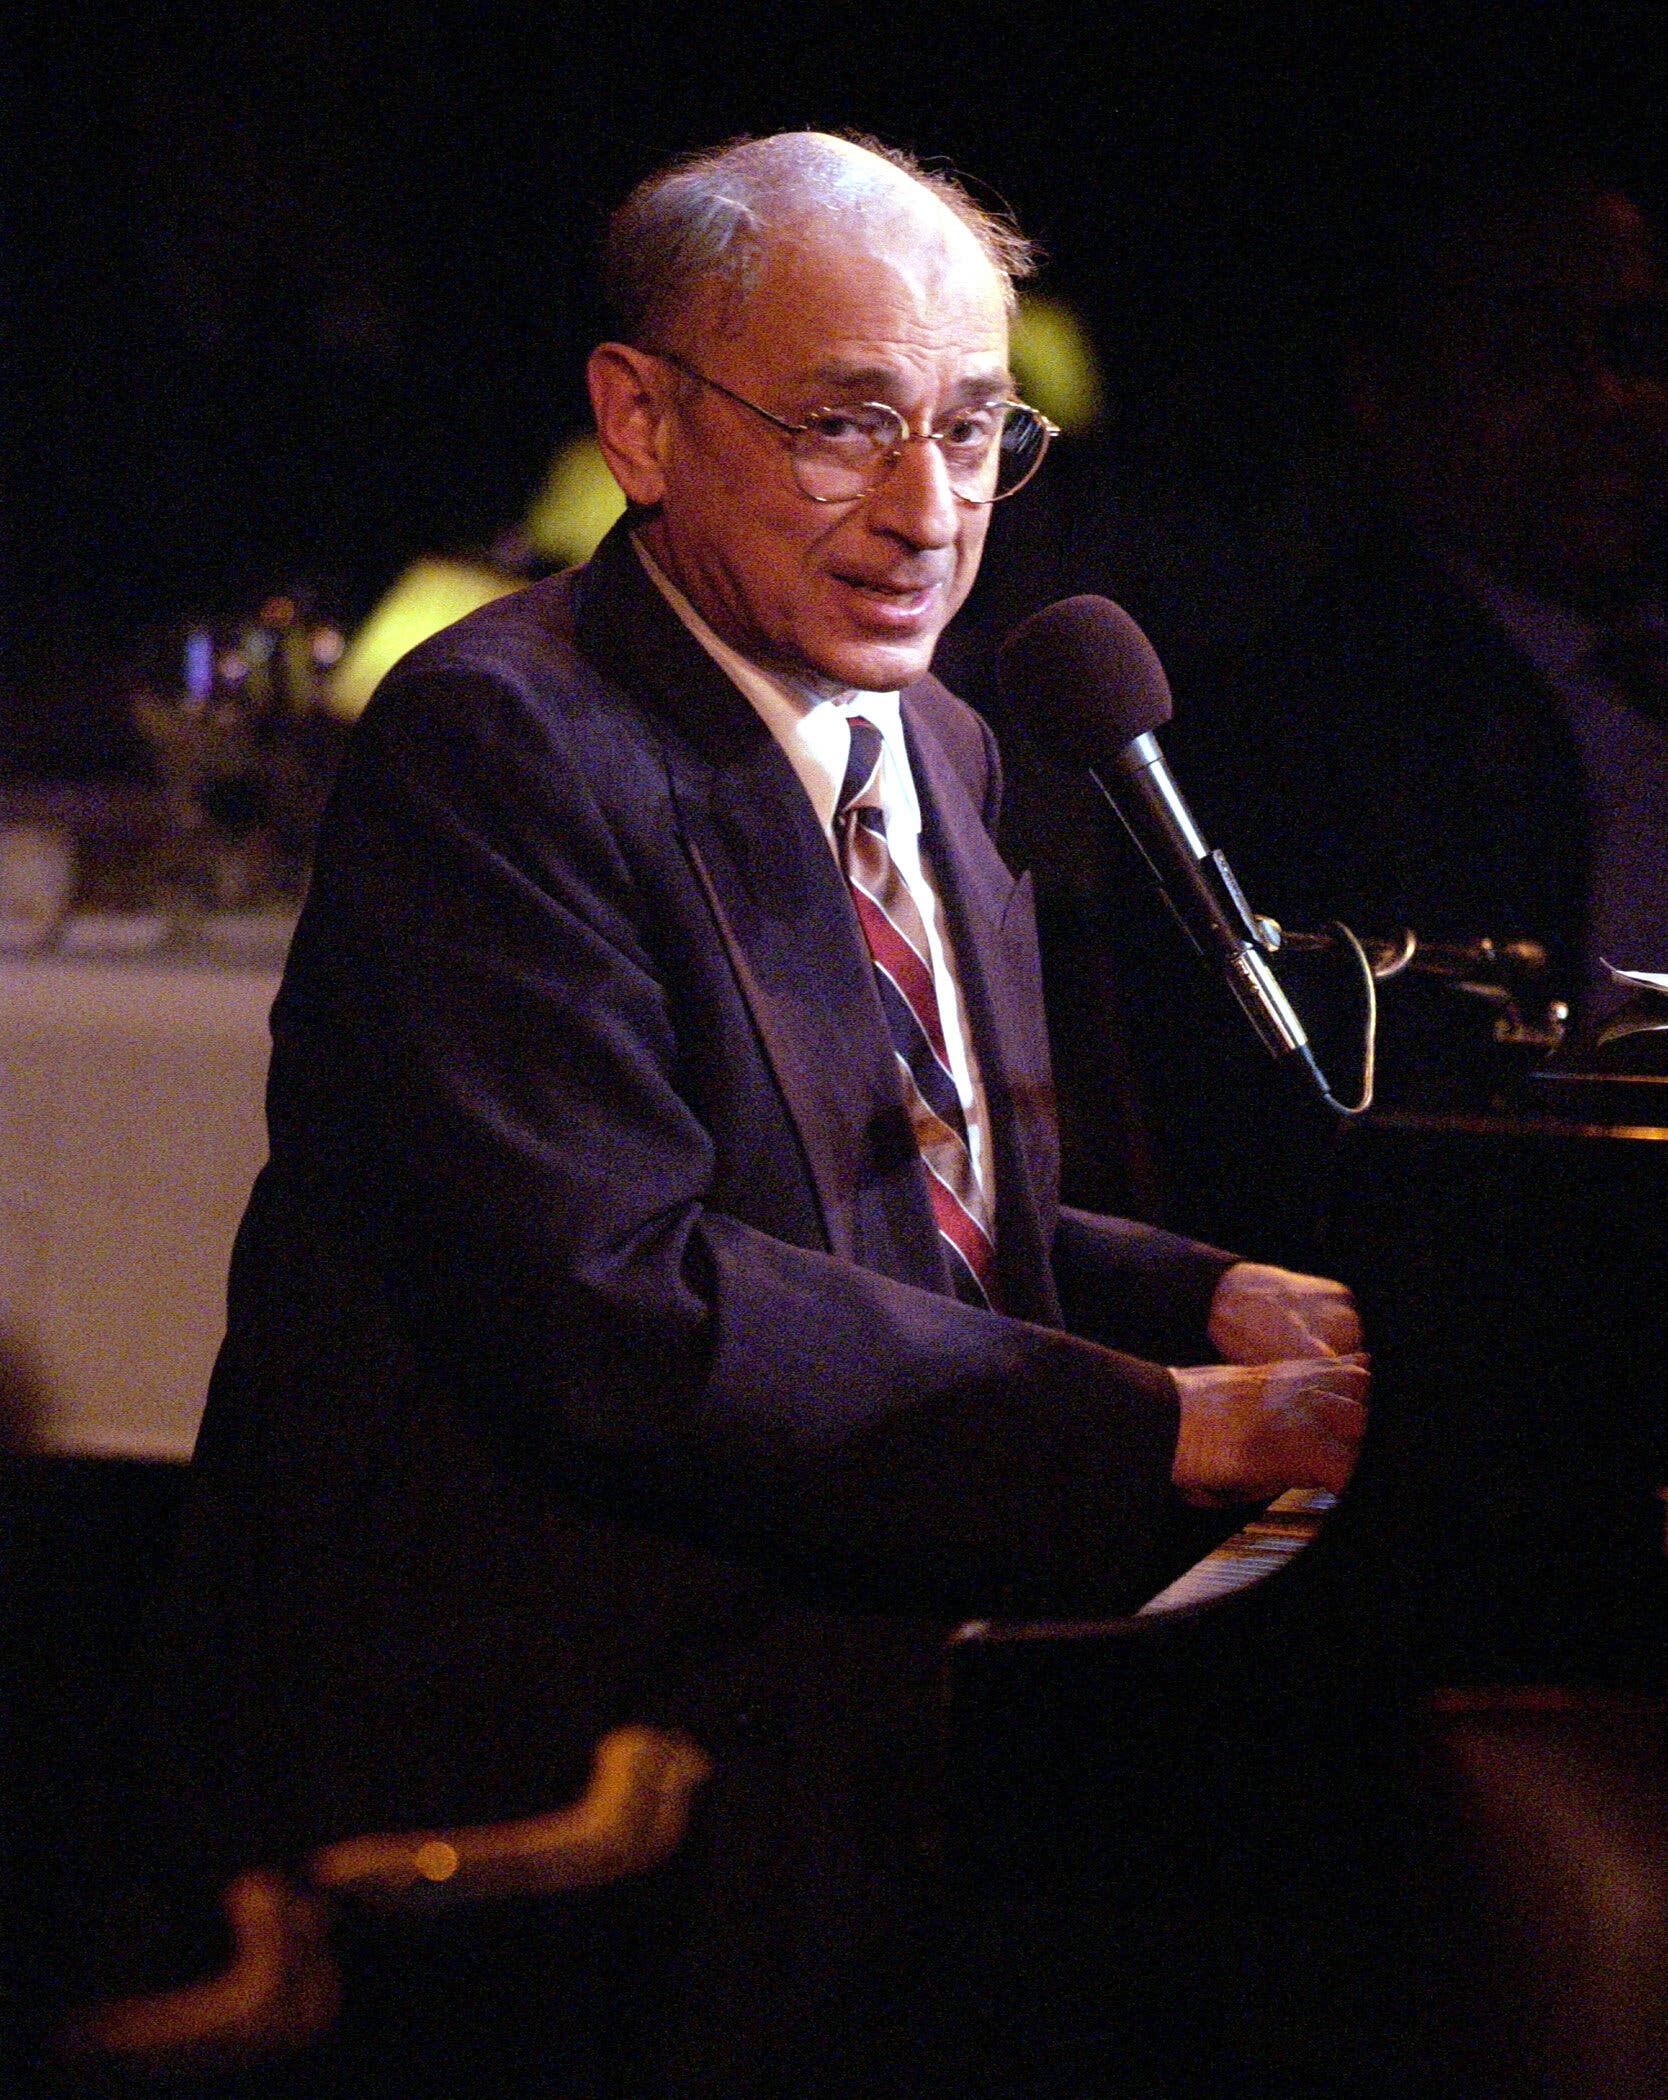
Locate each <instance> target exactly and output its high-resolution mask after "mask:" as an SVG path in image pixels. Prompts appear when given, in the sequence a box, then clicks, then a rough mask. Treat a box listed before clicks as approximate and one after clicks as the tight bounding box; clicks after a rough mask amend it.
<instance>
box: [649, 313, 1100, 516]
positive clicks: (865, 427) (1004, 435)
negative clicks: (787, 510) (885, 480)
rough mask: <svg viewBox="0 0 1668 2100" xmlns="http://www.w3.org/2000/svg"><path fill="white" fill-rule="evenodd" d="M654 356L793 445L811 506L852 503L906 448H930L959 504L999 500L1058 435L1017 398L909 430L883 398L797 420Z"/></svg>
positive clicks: (661, 353) (796, 470)
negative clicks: (928, 427) (932, 426)
mask: <svg viewBox="0 0 1668 2100" xmlns="http://www.w3.org/2000/svg"><path fill="white" fill-rule="evenodd" d="M655 355H656V356H657V357H659V358H660V359H661V360H662V362H663V363H666V364H669V365H671V366H673V367H674V368H675V369H676V370H678V371H680V372H682V373H683V374H684V375H685V377H686V378H689V379H693V380H695V381H697V382H698V383H699V384H700V385H701V386H705V387H711V389H712V391H713V392H714V393H715V394H722V395H723V396H724V398H725V400H726V401H733V402H734V403H735V404H736V406H737V407H738V408H745V409H747V410H748V411H749V413H750V414H752V415H755V416H758V417H760V418H762V420H763V421H765V422H766V423H769V424H770V425H771V427H772V428H773V429H776V430H779V431H781V432H782V434H783V435H784V436H785V437H787V438H789V439H790V440H791V441H792V442H791V443H790V444H789V446H788V460H789V463H790V465H791V466H792V468H793V478H794V480H795V482H796V483H797V484H798V487H799V491H800V494H801V495H803V496H808V497H809V498H810V500H811V501H812V502H813V503H855V502H857V501H858V499H859V498H861V497H863V496H866V495H867V494H868V493H869V491H870V490H871V489H872V488H874V487H875V486H876V485H877V484H878V483H879V482H880V480H881V479H882V477H883V476H884V475H886V474H887V473H888V472H890V470H891V467H892V463H893V461H894V460H896V458H897V457H898V454H899V453H900V452H901V451H902V450H903V448H904V447H905V445H911V444H929V445H936V446H937V447H938V450H939V454H940V456H941V457H942V459H943V461H944V473H945V478H946V479H947V480H948V482H949V484H950V489H951V492H952V494H954V495H955V496H956V497H957V499H958V500H959V501H960V502H963V503H1001V502H1002V501H1003V500H1004V499H1005V498H1006V497H1009V496H1012V495H1015V494H1017V493H1018V491H1019V490H1020V489H1022V488H1023V487H1024V486H1025V484H1026V483H1027V482H1028V481H1029V480H1030V479H1031V476H1032V475H1033V474H1035V472H1036V471H1037V469H1038V467H1040V466H1041V465H1042V459H1043V454H1044V453H1045V452H1046V451H1047V450H1048V445H1049V440H1050V439H1051V438H1057V437H1058V436H1059V435H1060V432H1059V429H1058V428H1057V426H1056V425H1055V424H1053V423H1051V422H1050V421H1049V420H1048V418H1047V416H1045V415H1042V414H1040V413H1039V412H1038V411H1037V410H1036V409H1034V408H1031V407H1029V406H1028V405H1027V404H1026V403H1025V402H1023V401H1014V400H1010V399H1005V398H1002V397H1000V396H999V397H997V398H995V399H992V400H989V401H977V402H973V403H970V404H969V405H968V406H966V407H964V408H957V409H952V410H951V412H950V414H949V415H948V417H947V418H946V419H945V421H944V423H943V425H942V427H941V428H939V429H937V430H923V431H912V430H911V429H910V427H909V425H908V423H907V422H905V420H904V418H903V417H902V416H901V415H900V414H899V413H898V411H897V410H896V409H895V408H892V407H890V406H889V405H888V404H887V403H886V402H884V401H853V402H847V403H844V404H843V405H841V406H839V407H833V408H813V409H812V410H811V412H810V414H809V415H807V416H806V418H805V420H804V421H803V422H801V423H790V422H789V421H788V419H787V418H786V417H785V416H777V415H772V413H771V412H770V410H769V409H768V408H761V407H760V406H759V404H758V403H757V402H756V401H749V400H748V399H747V397H746V396H745V395H744V394H738V393H736V392H735V391H734V390H733V389H732V388H730V387H727V386H725V385H723V384H722V383H721V382H720V381H719V380H716V379H709V378H708V377H707V375H706V373H705V372H700V371H697V370H696V368H695V367H694V366H693V365H692V364H689V363H687V362H686V361H685V360H684V359H683V358H681V357H674V356H673V355H672V353H671V352H670V351H667V350H658V351H656V352H655Z"/></svg>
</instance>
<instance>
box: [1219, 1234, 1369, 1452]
mask: <svg viewBox="0 0 1668 2100" xmlns="http://www.w3.org/2000/svg"><path fill="white" fill-rule="evenodd" d="M1205 1331H1206V1333H1207V1334H1208V1335H1209V1337H1210V1345H1211V1347H1212V1348H1213V1349H1214V1350H1215V1351H1216V1353H1217V1355H1218V1356H1220V1357H1222V1358H1224V1359H1225V1360H1226V1361H1227V1362H1228V1363H1230V1364H1274V1363H1282V1362H1286V1361H1288V1360H1289V1359H1290V1358H1292V1357H1300V1356H1350V1355H1353V1354H1354V1353H1355V1352H1356V1351H1357V1350H1359V1348H1360V1347H1361V1321H1360V1319H1359V1317H1358V1316H1357V1314H1356V1310H1355V1300H1354V1299H1353V1298H1352V1297H1351V1296H1350V1294H1349V1292H1348V1291H1347V1290H1346V1289H1345V1288H1344V1286H1343V1285H1342V1284H1341V1283H1332V1282H1330V1281H1329V1280H1328V1279H1327V1278H1326V1277H1324V1276H1300V1275H1298V1274H1297V1272H1296V1271H1295V1270H1293V1269H1276V1268H1274V1267H1272V1266H1271V1265H1270V1264H1269V1263H1267V1262H1260V1261H1241V1262H1236V1263H1235V1264H1234V1266H1233V1267H1232V1268H1231V1269H1229V1270H1227V1271H1226V1272H1225V1273H1224V1275H1223V1277H1222V1280H1221V1282H1220V1283H1218V1284H1217V1286H1216V1294H1215V1296H1214V1297H1213V1298H1212V1299H1211V1302H1210V1324H1209V1326H1208V1327H1207V1328H1206V1330H1205ZM1288 1484H1289V1485H1292V1486H1296V1485H1298V1483H1297V1482H1291V1483H1288Z"/></svg>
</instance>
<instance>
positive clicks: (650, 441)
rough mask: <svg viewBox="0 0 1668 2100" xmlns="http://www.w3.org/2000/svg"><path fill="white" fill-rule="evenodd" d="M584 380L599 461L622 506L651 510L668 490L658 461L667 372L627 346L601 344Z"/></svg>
mask: <svg viewBox="0 0 1668 2100" xmlns="http://www.w3.org/2000/svg"><path fill="white" fill-rule="evenodd" d="M585 377H586V381H587V384H588V385H589V387H590V390H591V413H592V414H593V415H594V416H595V417H596V425H597V443H598V444H599V445H600V446H601V447H602V452H603V457H604V458H605V459H606V460H607V462H608V465H609V468H610V470H611V472H612V473H613V476H614V479H615V480H616V481H617V482H618V483H619V484H620V487H621V488H622V489H624V491H625V493H626V500H627V501H628V502H630V503H634V504H636V505H637V506H638V507H639V508H640V509H644V510H647V509H651V508H652V507H653V506H654V505H655V504H657V503H658V502H659V501H660V499H661V497H662V496H663V495H664V494H665V490H666V479H665V475H664V473H663V472H662V470H661V460H660V453H661V433H662V429H663V427H664V424H665V421H666V414H667V409H668V406H669V399H670V397H669V394H668V390H667V369H666V366H665V365H664V364H663V363H662V362H661V360H660V359H659V358H658V357H651V356H650V355H649V354H648V352H647V351H645V350H633V349H632V348H631V347H630V346H629V345H628V344H626V343H599V344H598V345H597V347H596V348H595V349H594V350H593V351H592V352H591V358H590V363H589V364H588V365H587V366H586V368H585Z"/></svg>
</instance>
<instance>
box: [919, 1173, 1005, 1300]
mask: <svg viewBox="0 0 1668 2100" xmlns="http://www.w3.org/2000/svg"><path fill="white" fill-rule="evenodd" d="M927 1181H928V1191H929V1193H930V1194H931V1197H932V1215H933V1223H934V1224H935V1225H936V1226H937V1227H938V1230H939V1233H940V1235H941V1236H942V1237H943V1238H944V1239H947V1240H948V1241H949V1242H950V1245H951V1246H952V1247H954V1248H955V1250H956V1252H957V1253H958V1254H959V1255H960V1256H961V1258H962V1260H963V1261H964V1262H966V1264H967V1266H968V1267H969V1268H970V1269H971V1270H972V1271H973V1274H974V1276H975V1278H976V1279H977V1281H978V1285H979V1288H980V1289H981V1290H982V1291H983V1292H984V1293H985V1296H986V1297H987V1298H988V1297H989V1296H990V1285H989V1281H988V1279H989V1277H990V1273H991V1270H992V1268H993V1267H994V1266H995V1261H996V1249H995V1248H994V1247H993V1246H992V1245H991V1243H990V1238H989V1235H988V1234H987V1233H986V1232H985V1230H984V1227H983V1226H982V1225H981V1224H980V1223H979V1221H978V1219H977V1218H974V1217H970V1216H969V1215H968V1213H967V1211H966V1210H964V1209H963V1207H962V1205H961V1204H960V1203H959V1202H958V1201H957V1199H956V1194H955V1191H954V1190H953V1189H950V1188H946V1187H945V1185H944V1183H943V1182H942V1181H941V1180H940V1179H939V1177H938V1176H937V1175H936V1174H935V1173H934V1172H933V1171H932V1163H931V1161H930V1160H929V1161H928V1162H927Z"/></svg>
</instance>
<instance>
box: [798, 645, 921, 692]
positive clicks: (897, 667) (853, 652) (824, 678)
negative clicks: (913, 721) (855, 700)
mask: <svg viewBox="0 0 1668 2100" xmlns="http://www.w3.org/2000/svg"><path fill="white" fill-rule="evenodd" d="M937 646H938V635H937V633H936V632H934V633H933V634H931V635H922V636H914V637H911V638H910V639H908V640H904V639H902V638H897V639H889V640H886V641H875V640H873V639H870V638H864V639H862V640H849V641H841V642H833V643H830V644H829V645H828V646H827V647H826V648H823V649H819V650H818V651H817V655H816V660H815V663H814V664H812V665H811V666H809V668H812V669H814V670H815V671H816V673H817V678H818V682H819V683H820V684H822V685H825V686H828V687H830V688H834V689H839V690H851V689H855V690H856V691H858V692H862V693H891V692H896V691H897V690H898V689H899V688H900V687H902V686H906V685H913V684H914V683H915V681H916V679H917V678H924V677H925V676H926V674H927V672H928V671H929V670H930V669H931V667H932V659H933V652H934V650H935V649H936V648H937Z"/></svg>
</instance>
